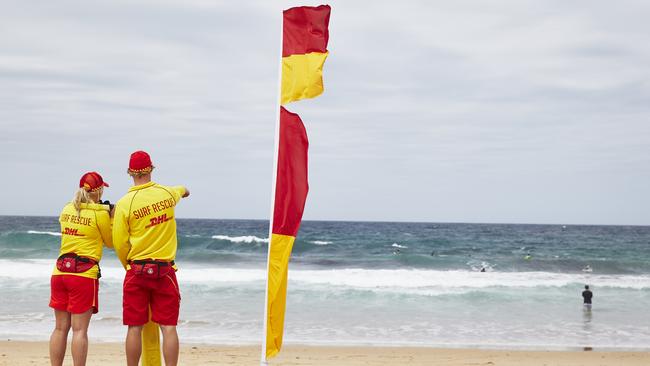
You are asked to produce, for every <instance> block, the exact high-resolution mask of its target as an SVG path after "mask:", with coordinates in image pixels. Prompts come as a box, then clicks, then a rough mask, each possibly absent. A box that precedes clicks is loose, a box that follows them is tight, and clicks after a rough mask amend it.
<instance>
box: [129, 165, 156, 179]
mask: <svg viewBox="0 0 650 366" xmlns="http://www.w3.org/2000/svg"><path fill="white" fill-rule="evenodd" d="M155 168H156V167H155V166H153V165H152V166H150V167H146V168H144V169H140V170H132V169H127V170H126V173H127V174H128V175H130V176H132V177H142V176H143V175H147V174H151V172H153V170H154V169H155Z"/></svg>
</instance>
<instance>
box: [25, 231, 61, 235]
mask: <svg viewBox="0 0 650 366" xmlns="http://www.w3.org/2000/svg"><path fill="white" fill-rule="evenodd" d="M27 234H37V235H52V236H61V233H56V232H52V231H37V230H29V231H27Z"/></svg>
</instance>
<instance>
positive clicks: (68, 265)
mask: <svg viewBox="0 0 650 366" xmlns="http://www.w3.org/2000/svg"><path fill="white" fill-rule="evenodd" d="M95 265H97V270H98V271H97V278H100V277H101V276H102V274H101V270H100V269H99V262H97V261H96V260H94V259H92V258H88V257H81V256H78V255H76V254H75V253H65V254H62V255H61V256H60V257H59V258H58V259H57V260H56V269H58V270H59V271H61V272H66V273H83V272H86V271H88V270H89V269H91V268H93V267H94V266H95Z"/></svg>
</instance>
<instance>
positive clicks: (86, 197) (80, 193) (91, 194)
mask: <svg viewBox="0 0 650 366" xmlns="http://www.w3.org/2000/svg"><path fill="white" fill-rule="evenodd" d="M102 193H104V187H99V188H97V189H96V190H94V191H87V190H86V189H84V188H83V187H81V188H79V189H78V190H77V191H76V192H75V193H74V198H73V199H72V204H73V205H74V208H75V209H76V210H77V216H80V215H81V204H82V203H95V202H96V201H98V200H99V198H100V197H101V196H102Z"/></svg>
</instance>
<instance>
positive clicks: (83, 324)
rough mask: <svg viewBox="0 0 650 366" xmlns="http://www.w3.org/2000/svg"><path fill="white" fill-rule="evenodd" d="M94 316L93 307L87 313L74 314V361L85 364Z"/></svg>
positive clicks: (75, 363)
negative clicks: (89, 333) (90, 326)
mask: <svg viewBox="0 0 650 366" xmlns="http://www.w3.org/2000/svg"><path fill="white" fill-rule="evenodd" d="M91 316H93V309H92V308H90V309H88V311H86V312H85V313H81V314H72V363H73V364H74V366H85V365H86V357H88V324H90V317H91Z"/></svg>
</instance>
